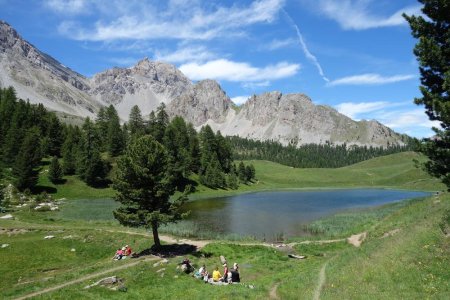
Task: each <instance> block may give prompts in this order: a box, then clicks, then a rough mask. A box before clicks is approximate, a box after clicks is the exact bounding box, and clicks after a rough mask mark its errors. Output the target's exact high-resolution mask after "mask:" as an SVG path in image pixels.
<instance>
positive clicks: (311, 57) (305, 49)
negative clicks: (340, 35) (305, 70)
mask: <svg viewBox="0 0 450 300" xmlns="http://www.w3.org/2000/svg"><path fill="white" fill-rule="evenodd" d="M283 12H284V14H285V15H286V18H287V20H288V21H289V23H290V24H291V26H292V27H293V28H294V29H295V32H296V33H297V37H298V41H299V43H300V45H301V47H302V50H303V53H304V54H305V56H306V58H307V59H308V60H309V61H311V62H312V63H313V64H314V65H315V66H316V68H317V70H318V71H319V74H320V76H321V77H322V79H323V80H324V81H326V82H329V81H330V80H329V79H328V78H327V77H326V76H325V74H324V73H323V69H322V66H321V65H320V63H319V61H318V60H317V57H315V56H314V55H313V54H312V53H311V51H309V49H308V47H307V46H306V43H305V40H304V39H303V35H302V34H301V33H300V29H299V28H298V26H297V24H295V22H294V20H293V19H292V18H291V16H289V14H288V13H287V12H286V11H285V10H284V9H283Z"/></svg>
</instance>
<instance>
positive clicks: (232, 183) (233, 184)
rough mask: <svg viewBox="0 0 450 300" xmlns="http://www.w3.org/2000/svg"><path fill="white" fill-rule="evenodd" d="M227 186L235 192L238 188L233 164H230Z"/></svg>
mask: <svg viewBox="0 0 450 300" xmlns="http://www.w3.org/2000/svg"><path fill="white" fill-rule="evenodd" d="M227 185H228V187H229V188H231V189H233V190H236V189H237V188H238V187H239V180H238V177H237V175H236V168H235V166H234V164H231V168H230V173H229V174H228V182H227Z"/></svg>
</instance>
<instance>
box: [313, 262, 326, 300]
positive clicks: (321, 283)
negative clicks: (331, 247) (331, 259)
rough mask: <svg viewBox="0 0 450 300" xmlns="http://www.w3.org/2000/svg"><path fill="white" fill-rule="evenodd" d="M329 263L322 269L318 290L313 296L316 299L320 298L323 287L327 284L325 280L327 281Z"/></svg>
mask: <svg viewBox="0 0 450 300" xmlns="http://www.w3.org/2000/svg"><path fill="white" fill-rule="evenodd" d="M327 264H328V262H326V263H325V264H324V265H323V266H322V268H321V269H320V272H319V280H318V282H317V286H316V290H315V291H314V296H313V299H314V300H319V299H320V293H321V292H322V288H323V286H324V285H325V281H326V276H325V270H326V268H327Z"/></svg>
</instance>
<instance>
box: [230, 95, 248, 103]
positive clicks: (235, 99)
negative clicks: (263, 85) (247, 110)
mask: <svg viewBox="0 0 450 300" xmlns="http://www.w3.org/2000/svg"><path fill="white" fill-rule="evenodd" d="M249 97H250V96H237V97H233V98H231V101H233V102H234V104H236V105H242V104H244V103H245V102H247V100H248V98H249Z"/></svg>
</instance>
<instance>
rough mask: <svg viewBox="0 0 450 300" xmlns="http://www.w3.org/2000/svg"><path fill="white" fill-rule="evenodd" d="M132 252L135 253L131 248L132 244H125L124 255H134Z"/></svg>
mask: <svg viewBox="0 0 450 300" xmlns="http://www.w3.org/2000/svg"><path fill="white" fill-rule="evenodd" d="M132 253H133V250H131V247H130V246H128V245H126V246H125V253H124V255H125V256H130V257H131V256H132Z"/></svg>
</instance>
